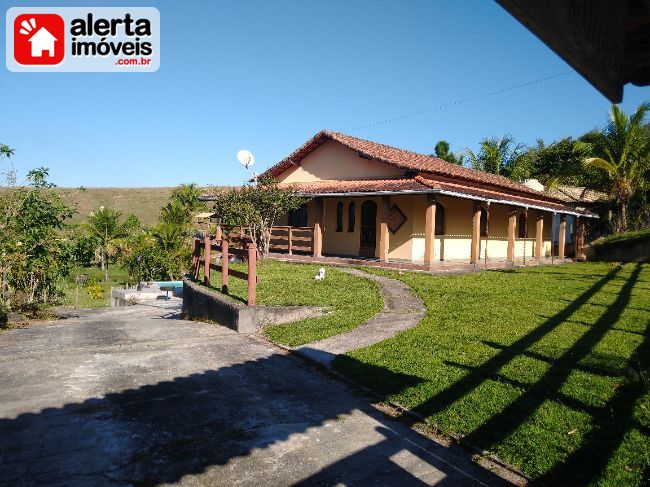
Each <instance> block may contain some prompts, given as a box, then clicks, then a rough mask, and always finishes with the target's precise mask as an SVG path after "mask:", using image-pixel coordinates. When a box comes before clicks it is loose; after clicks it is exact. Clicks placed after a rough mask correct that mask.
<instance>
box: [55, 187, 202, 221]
mask: <svg viewBox="0 0 650 487" xmlns="http://www.w3.org/2000/svg"><path fill="white" fill-rule="evenodd" d="M56 189H57V192H58V193H59V194H60V195H61V196H62V197H63V199H64V201H65V202H66V204H68V205H69V206H71V207H72V208H75V209H76V210H77V213H76V214H75V215H74V216H73V217H72V219H71V220H69V223H82V222H84V221H85V220H86V217H87V216H88V213H90V212H91V211H92V210H94V209H96V208H98V207H99V206H105V207H107V208H112V209H114V210H117V211H119V212H120V213H122V215H123V217H124V218H126V217H127V216H128V215H129V214H134V215H135V216H137V217H138V218H139V219H140V221H141V222H142V223H143V224H144V225H151V224H153V223H155V222H156V221H157V220H158V214H159V213H160V209H161V208H162V207H163V206H165V205H166V204H167V201H168V200H169V197H170V196H171V194H172V191H174V188H173V187H164V188H86V189H84V190H79V189H78V188H56ZM214 189H215V188H214V187H211V188H210V191H214Z"/></svg>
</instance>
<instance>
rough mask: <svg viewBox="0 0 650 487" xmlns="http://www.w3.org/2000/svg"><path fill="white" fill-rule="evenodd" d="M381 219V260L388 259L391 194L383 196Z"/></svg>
mask: <svg viewBox="0 0 650 487" xmlns="http://www.w3.org/2000/svg"><path fill="white" fill-rule="evenodd" d="M379 211H380V220H379V260H381V261H382V262H386V261H388V239H389V235H388V218H389V215H390V196H382V197H381V208H380V210H379Z"/></svg>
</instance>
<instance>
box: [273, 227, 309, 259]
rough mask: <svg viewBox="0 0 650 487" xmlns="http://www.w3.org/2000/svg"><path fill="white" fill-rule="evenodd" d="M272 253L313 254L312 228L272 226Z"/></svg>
mask: <svg viewBox="0 0 650 487" xmlns="http://www.w3.org/2000/svg"><path fill="white" fill-rule="evenodd" d="M269 250H271V251H272V252H287V253H288V254H289V255H292V254H293V253H294V252H300V253H307V254H313V253H314V227H289V226H274V227H273V229H272V230H271V242H270V249H269Z"/></svg>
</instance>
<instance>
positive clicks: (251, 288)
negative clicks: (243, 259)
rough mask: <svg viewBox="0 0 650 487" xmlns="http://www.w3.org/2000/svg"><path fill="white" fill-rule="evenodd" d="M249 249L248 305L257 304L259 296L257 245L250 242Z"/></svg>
mask: <svg viewBox="0 0 650 487" xmlns="http://www.w3.org/2000/svg"><path fill="white" fill-rule="evenodd" d="M246 249H247V250H248V300H247V302H246V304H248V306H255V300H256V298H257V246H256V245H255V244H254V243H253V242H250V243H248V244H247V245H246Z"/></svg>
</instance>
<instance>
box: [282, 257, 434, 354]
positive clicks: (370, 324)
mask: <svg viewBox="0 0 650 487" xmlns="http://www.w3.org/2000/svg"><path fill="white" fill-rule="evenodd" d="M341 270H342V271H343V272H347V273H348V274H354V275H356V276H361V277H364V278H366V279H370V280H372V281H375V282H377V283H378V284H379V291H380V293H381V297H382V299H383V300H384V309H383V311H380V312H379V313H377V314H376V315H375V316H373V317H372V318H370V319H369V320H368V321H366V322H365V323H364V324H362V325H360V326H358V327H357V328H355V329H354V330H351V331H349V332H347V333H341V334H340V335H335V336H333V337H330V338H326V339H324V340H319V341H317V342H312V343H308V344H307V345H303V346H301V347H297V348H296V349H295V351H296V352H297V353H298V354H300V355H303V356H305V357H307V358H309V359H311V360H314V361H316V362H318V363H320V364H322V365H325V366H327V367H329V366H330V365H331V363H332V360H334V358H335V357H336V356H337V355H339V354H342V353H346V352H349V351H350V350H356V349H357V348H363V347H367V346H369V345H372V344H373V343H377V342H380V341H382V340H386V339H387V338H390V337H392V336H394V335H396V334H398V333H399V332H401V331H404V330H408V329H409V328H413V327H414V326H417V324H418V323H420V321H421V320H422V318H424V314H425V313H426V306H425V305H424V303H423V302H422V300H421V299H420V298H419V297H418V296H416V295H415V294H414V293H413V292H412V291H411V288H410V287H409V286H408V285H406V284H405V283H403V282H402V281H398V280H396V279H389V278H387V277H383V276H377V275H375V274H368V273H367V272H363V271H360V270H358V269H341Z"/></svg>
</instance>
